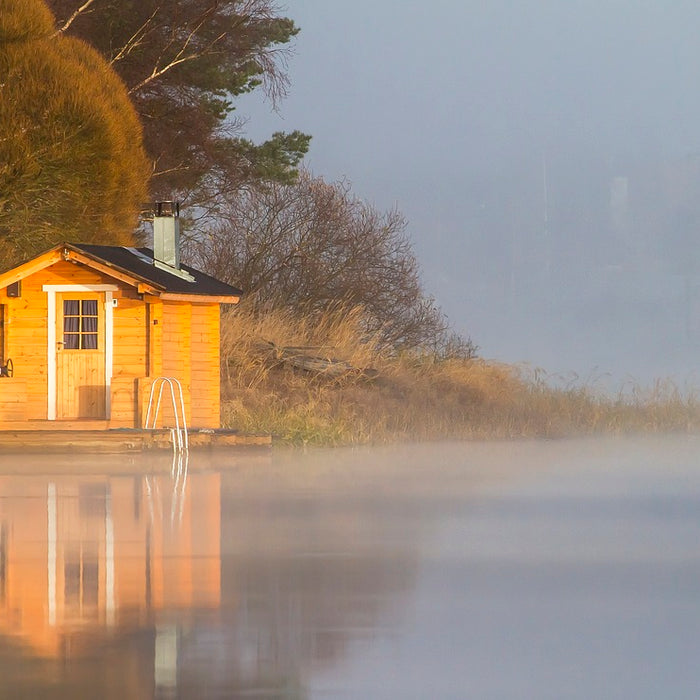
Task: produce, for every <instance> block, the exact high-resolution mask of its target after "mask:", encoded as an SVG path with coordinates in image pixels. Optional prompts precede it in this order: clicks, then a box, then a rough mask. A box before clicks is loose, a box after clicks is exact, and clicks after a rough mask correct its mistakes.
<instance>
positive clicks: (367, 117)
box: [238, 0, 700, 387]
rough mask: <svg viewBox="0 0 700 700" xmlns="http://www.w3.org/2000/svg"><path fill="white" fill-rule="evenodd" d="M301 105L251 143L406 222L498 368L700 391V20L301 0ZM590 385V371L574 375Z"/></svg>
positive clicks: (662, 8)
mask: <svg viewBox="0 0 700 700" xmlns="http://www.w3.org/2000/svg"><path fill="white" fill-rule="evenodd" d="M285 14H287V16H289V17H292V18H293V19H294V20H295V22H296V23H297V25H298V26H299V27H300V28H301V33H300V34H299V36H298V37H297V40H296V46H295V52H294V55H293V56H292V57H291V58H290V62H289V75H290V82H291V84H290V90H289V95H288V97H287V98H286V99H285V100H284V101H283V102H282V103H281V105H280V106H279V110H278V111H277V112H274V111H273V110H272V109H271V105H270V104H269V103H265V102H263V101H262V100H261V99H260V97H258V96H249V97H248V98H246V99H244V100H241V101H240V106H239V110H238V116H239V117H240V116H247V117H249V119H250V121H249V123H248V126H247V131H248V134H249V135H250V136H251V137H252V138H264V137H265V136H267V135H269V133H271V132H272V131H275V130H281V129H284V130H291V129H301V130H303V131H304V132H306V133H310V134H312V135H313V140H312V143H311V151H310V154H309V156H308V157H307V159H306V161H305V162H306V164H307V167H308V168H309V169H310V170H311V171H312V172H313V173H314V174H315V175H320V176H323V177H324V178H326V179H327V180H336V179H339V178H343V177H346V178H347V179H348V180H349V181H350V182H351V183H352V186H353V190H354V192H355V194H356V195H357V196H359V197H361V198H363V199H365V200H367V201H369V202H371V203H372V204H374V205H375V206H377V207H378V208H380V209H391V208H394V207H395V208H397V209H399V210H400V211H401V212H403V214H404V215H405V216H406V217H407V219H408V220H409V228H408V231H409V234H410V237H411V239H412V241H413V243H414V246H415V250H416V253H417V256H418V258H419V260H420V262H421V264H422V267H423V280H424V285H425V288H426V291H427V292H428V293H429V294H431V295H432V296H434V297H435V298H436V300H437V301H438V303H439V304H440V305H441V307H442V308H443V310H444V311H445V312H446V313H447V315H448V317H449V319H450V321H451V322H452V324H453V326H454V327H455V329H456V330H458V331H460V332H463V333H464V334H467V335H470V336H471V337H472V339H473V340H474V342H476V343H477V344H478V345H479V346H480V348H481V354H482V356H483V357H486V358H493V359H497V360H503V361H507V362H526V363H529V364H530V365H532V366H533V367H541V368H543V369H544V370H546V371H547V372H549V373H551V374H559V373H563V375H564V376H565V377H573V376H578V377H579V378H580V379H581V380H583V381H586V382H589V383H590V382H594V383H597V384H603V385H606V386H613V387H616V386H619V385H622V384H624V383H625V382H627V381H631V380H635V381H638V382H642V383H648V382H650V381H651V380H652V379H653V378H656V377H672V378H673V379H674V380H675V381H676V382H677V383H679V384H680V385H684V386H685V385H687V384H688V383H692V384H698V385H700V372H699V373H697V374H696V367H697V360H696V358H697V357H698V353H699V352H700V255H699V253H698V234H699V231H700V196H699V195H700V96H699V92H698V88H699V87H700V39H699V36H700V34H699V32H698V30H699V29H700V5H698V4H697V3H696V2H686V1H684V0H674V2H673V3H660V2H658V1H656V0H653V1H645V0H605V1H603V0H579V1H573V0H571V1H566V2H564V1H563V0H557V1H554V0H553V1H547V0H538V1H534V0H525V1H523V2H504V1H503V0H490V1H489V2H488V3H485V2H481V1H479V2H474V1H470V0H466V1H463V0H461V1H457V0H433V2H431V3H430V4H429V5H427V4H425V3H418V2H414V1H413V0H355V1H354V2H352V3H341V2H336V1H335V0H293V1H292V2H289V3H288V5H287V7H286V9H285ZM572 373H575V375H574V374H572Z"/></svg>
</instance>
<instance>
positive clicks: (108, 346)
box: [42, 284, 119, 420]
mask: <svg viewBox="0 0 700 700" xmlns="http://www.w3.org/2000/svg"><path fill="white" fill-rule="evenodd" d="M42 290H43V291H44V292H46V294H47V310H46V322H47V326H46V331H47V333H46V362H47V367H48V387H47V389H48V391H47V405H46V418H47V420H56V353H57V352H58V350H57V346H56V294H61V293H63V292H97V293H104V295H105V296H104V305H105V350H104V351H105V418H106V420H109V419H110V411H111V403H112V400H111V399H112V397H111V391H110V389H111V386H112V370H113V364H114V347H113V346H114V306H113V305H112V299H113V298H114V297H113V292H116V291H118V290H119V287H118V286H117V285H116V284H45V285H43V287H42Z"/></svg>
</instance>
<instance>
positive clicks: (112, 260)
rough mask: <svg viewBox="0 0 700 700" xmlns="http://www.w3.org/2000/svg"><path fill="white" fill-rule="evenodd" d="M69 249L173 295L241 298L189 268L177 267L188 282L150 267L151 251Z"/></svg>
mask: <svg viewBox="0 0 700 700" xmlns="http://www.w3.org/2000/svg"><path fill="white" fill-rule="evenodd" d="M71 247H73V248H75V249H76V250H79V251H80V252H82V253H85V254H86V255H89V256H90V257H93V258H97V259H98V260H100V261H102V262H104V263H107V264H108V265H109V266H113V267H115V268H118V269H119V270H121V271H122V272H127V273H130V274H133V275H135V276H137V277H140V278H141V279H143V280H144V281H146V282H150V283H152V284H153V285H155V286H157V287H161V288H162V289H163V290H164V291H165V292H170V293H174V294H202V295H204V296H236V297H238V296H240V295H241V294H243V292H242V291H241V290H240V289H237V288H236V287H232V286H231V285H230V284H226V283H225V282H221V281H219V280H217V279H214V278H213V277H210V276H209V275H206V274H204V272H200V271H199V270H195V269H194V268H193V267H189V266H188V265H181V266H180V267H181V268H182V269H183V270H184V271H185V272H188V273H189V274H190V275H192V277H194V281H192V282H190V281H189V280H186V279H184V278H182V277H179V276H178V275H176V274H173V273H171V272H168V271H167V270H163V269H162V268H160V267H156V266H155V265H154V264H153V251H152V250H151V249H150V248H123V247H118V246H109V245H84V244H82V243H80V244H75V243H73V244H71Z"/></svg>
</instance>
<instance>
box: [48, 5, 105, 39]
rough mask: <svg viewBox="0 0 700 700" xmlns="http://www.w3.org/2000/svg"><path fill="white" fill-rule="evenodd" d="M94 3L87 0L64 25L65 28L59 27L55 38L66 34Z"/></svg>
mask: <svg viewBox="0 0 700 700" xmlns="http://www.w3.org/2000/svg"><path fill="white" fill-rule="evenodd" d="M94 2H95V0H85V2H84V3H83V4H82V5H81V6H80V7H79V8H78V9H77V10H76V11H75V12H74V13H73V14H72V15H71V16H70V17H69V18H68V19H67V20H66V21H65V22H64V23H63V26H61V27H59V28H58V29H57V30H56V31H55V32H54V36H56V34H62V33H63V32H65V31H66V30H67V29H68V27H70V25H71V24H73V22H74V21H75V20H76V19H77V18H78V17H80V15H81V14H83V12H85V11H86V10H87V9H88V8H89V7H90V5H92V4H93V3H94Z"/></svg>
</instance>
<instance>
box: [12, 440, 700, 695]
mask: <svg viewBox="0 0 700 700" xmlns="http://www.w3.org/2000/svg"><path fill="white" fill-rule="evenodd" d="M698 639H700V438H696V437H686V436H667V437H656V438H651V437H649V438H646V437H645V438H639V439H629V438H606V439H597V440H594V439H586V440H565V441H525V442H503V443H492V444H487V443H436V444H419V445H402V446H398V447H396V446H394V447H380V448H357V449H333V450H331V449H329V450H326V449H318V450H308V451H301V450H277V449H275V450H273V451H272V452H266V451H254V450H251V451H245V450H240V451H235V452H233V451H232V452H225V451H218V452H214V453H208V452H201V453H200V452H193V453H192V454H191V455H190V456H189V460H179V461H178V460H176V461H175V462H174V463H173V462H172V461H171V458H170V455H156V456H153V455H152V456H148V455H145V456H138V457H134V456H131V455H128V456H126V455H125V456H114V457H109V456H94V455H93V456H90V455H71V456H65V455H64V456H60V455H53V456H52V455H41V456H31V455H25V456H21V457H20V456H10V455H2V456H0V673H1V674H2V679H3V680H2V683H1V684H0V698H22V697H26V698H66V699H67V698H71V699H73V698H100V700H106V699H109V698H120V699H123V698H198V699H199V700H202V699H204V698H280V699H282V698H285V699H286V698H289V699H292V698H294V699H295V700H298V699H301V698H304V699H309V700H312V699H319V700H320V699H326V698H328V699H331V698H337V699H339V700H341V699H342V700H350V699H360V698H363V699H364V698H378V699H385V698H386V699H390V698H391V699H393V698H402V699H404V698H415V699H416V700H417V699H419V698H420V699H424V698H479V699H481V698H488V699H490V698H494V699H495V698H499V699H500V698H534V699H538V700H539V699H541V698H552V699H554V698H556V699H560V698H582V699H583V698H586V699H590V698H625V699H628V698H635V700H638V699H639V698H650V699H651V698H654V699H658V698H693V699H694V698H697V697H698V692H699V689H700V669H699V668H698V664H697V659H696V657H697V653H696V651H697V644H698Z"/></svg>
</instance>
